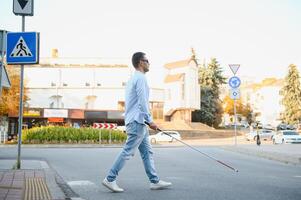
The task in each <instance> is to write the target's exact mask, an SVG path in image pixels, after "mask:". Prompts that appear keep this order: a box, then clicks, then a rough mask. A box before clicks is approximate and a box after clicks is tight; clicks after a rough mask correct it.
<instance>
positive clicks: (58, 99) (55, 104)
mask: <svg viewBox="0 0 301 200" xmlns="http://www.w3.org/2000/svg"><path fill="white" fill-rule="evenodd" d="M62 99H63V96H61V95H53V96H51V97H50V104H49V107H50V108H64V103H63V101H62Z"/></svg>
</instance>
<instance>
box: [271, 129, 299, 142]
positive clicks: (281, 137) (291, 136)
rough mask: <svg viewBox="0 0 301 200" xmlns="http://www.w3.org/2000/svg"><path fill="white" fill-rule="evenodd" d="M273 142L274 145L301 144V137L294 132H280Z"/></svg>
mask: <svg viewBox="0 0 301 200" xmlns="http://www.w3.org/2000/svg"><path fill="white" fill-rule="evenodd" d="M272 140H273V144H285V143H301V135H299V133H298V132H297V131H294V130H285V131H278V132H277V134H276V135H274V136H273V139H272Z"/></svg>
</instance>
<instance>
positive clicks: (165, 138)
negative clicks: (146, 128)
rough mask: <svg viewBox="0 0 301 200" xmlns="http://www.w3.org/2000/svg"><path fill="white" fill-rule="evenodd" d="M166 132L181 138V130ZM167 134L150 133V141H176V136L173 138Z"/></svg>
mask: <svg viewBox="0 0 301 200" xmlns="http://www.w3.org/2000/svg"><path fill="white" fill-rule="evenodd" d="M164 132H166V133H168V134H169V135H171V136H172V137H174V138H176V139H178V140H181V135H180V133H179V132H177V131H164ZM172 137H170V136H168V135H166V134H164V133H163V132H158V133H157V134H155V135H150V136H149V141H150V142H151V143H157V142H173V141H175V139H174V138H172Z"/></svg>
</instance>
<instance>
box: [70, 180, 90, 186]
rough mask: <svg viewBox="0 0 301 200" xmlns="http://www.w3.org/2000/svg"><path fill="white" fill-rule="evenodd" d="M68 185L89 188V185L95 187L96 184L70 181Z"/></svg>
mask: <svg viewBox="0 0 301 200" xmlns="http://www.w3.org/2000/svg"><path fill="white" fill-rule="evenodd" d="M68 185H70V186H89V185H95V183H93V182H91V181H87V180H80V181H69V182H68Z"/></svg>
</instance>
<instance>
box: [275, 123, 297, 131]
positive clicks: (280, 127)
mask: <svg viewBox="0 0 301 200" xmlns="http://www.w3.org/2000/svg"><path fill="white" fill-rule="evenodd" d="M295 129H296V127H294V126H293V125H289V124H284V123H281V124H279V125H278V126H277V131H279V130H295Z"/></svg>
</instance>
